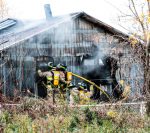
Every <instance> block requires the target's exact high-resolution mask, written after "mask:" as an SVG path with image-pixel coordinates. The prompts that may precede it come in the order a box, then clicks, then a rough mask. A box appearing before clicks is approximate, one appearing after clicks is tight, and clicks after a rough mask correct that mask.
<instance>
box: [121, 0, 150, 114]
mask: <svg viewBox="0 0 150 133" xmlns="http://www.w3.org/2000/svg"><path fill="white" fill-rule="evenodd" d="M128 11H129V14H126V13H125V14H122V16H121V17H123V19H126V20H127V21H128V22H129V21H130V22H132V25H131V26H132V27H131V28H133V30H132V31H130V30H128V31H130V33H131V36H130V38H129V41H130V43H131V45H132V48H133V49H134V52H135V56H138V57H139V58H140V59H141V60H142V64H143V68H144V86H143V90H144V93H145V94H146V96H147V100H148V108H149V112H150V0H128ZM119 20H122V19H120V17H119ZM126 29H127V28H126Z"/></svg>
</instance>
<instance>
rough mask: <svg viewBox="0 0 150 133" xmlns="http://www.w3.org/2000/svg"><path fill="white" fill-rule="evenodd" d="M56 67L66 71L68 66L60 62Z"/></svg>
mask: <svg viewBox="0 0 150 133" xmlns="http://www.w3.org/2000/svg"><path fill="white" fill-rule="evenodd" d="M56 69H57V70H59V71H66V70H67V66H65V65H64V64H58V65H57V66H56Z"/></svg>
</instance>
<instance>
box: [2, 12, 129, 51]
mask: <svg viewBox="0 0 150 133" xmlns="http://www.w3.org/2000/svg"><path fill="white" fill-rule="evenodd" d="M78 17H82V18H83V19H85V20H87V21H89V22H91V23H94V24H95V25H97V26H100V27H103V28H104V29H105V30H107V31H108V32H110V33H112V34H114V35H118V36H122V37H128V35H126V34H124V33H123V32H121V31H119V30H117V29H115V28H113V27H111V26H110V25H108V24H106V23H104V22H102V21H100V20H98V19H96V18H94V17H92V16H90V15H88V14H86V13H85V12H78V13H71V14H68V15H63V16H57V17H52V18H51V19H50V20H49V21H47V20H39V21H32V22H30V21H29V22H27V21H26V22H22V21H19V20H15V19H11V18H8V19H6V20H3V21H0V51H1V50H4V49H6V48H9V47H11V46H13V45H14V44H16V43H19V42H22V41H23V40H26V39H29V38H31V37H33V36H35V35H38V34H40V33H42V32H44V31H47V30H49V29H51V28H53V27H55V26H57V25H59V24H61V23H64V22H67V21H69V20H70V19H71V20H72V19H76V18H78Z"/></svg>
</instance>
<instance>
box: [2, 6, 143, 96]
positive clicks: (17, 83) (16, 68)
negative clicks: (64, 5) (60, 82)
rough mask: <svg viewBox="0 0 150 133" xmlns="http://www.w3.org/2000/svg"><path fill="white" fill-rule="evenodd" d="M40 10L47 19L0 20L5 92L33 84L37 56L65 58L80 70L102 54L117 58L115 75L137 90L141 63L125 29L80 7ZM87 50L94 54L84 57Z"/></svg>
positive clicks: (94, 63)
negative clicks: (59, 12) (56, 12)
mask: <svg viewBox="0 0 150 133" xmlns="http://www.w3.org/2000/svg"><path fill="white" fill-rule="evenodd" d="M45 12H46V18H47V19H46V20H40V21H35V22H34V21H31V22H30V21H28V22H22V21H20V20H15V19H11V18H8V19H6V20H3V21H1V22H0V57H1V58H0V81H1V90H2V92H3V93H4V94H5V95H13V92H14V90H15V89H18V90H20V91H22V90H24V89H27V88H32V89H36V82H35V73H36V67H37V62H38V61H43V63H45V65H46V63H47V62H48V61H54V64H58V63H64V64H66V65H67V66H68V70H69V71H72V72H75V73H78V74H80V75H82V73H83V71H85V70H86V71H90V70H89V68H93V67H95V66H98V65H101V64H103V63H102V60H101V58H102V57H103V56H105V55H108V56H111V57H113V58H115V59H116V60H117V61H118V62H117V64H118V66H119V67H118V70H117V73H116V79H117V81H119V80H124V81H125V82H126V84H129V85H130V86H131V88H132V92H133V94H135V93H138V94H141V90H142V85H143V73H142V65H141V63H140V61H139V60H137V59H136V57H135V56H134V55H133V52H132V50H131V48H130V47H131V46H130V45H129V43H128V35H126V34H124V33H122V32H121V31H119V30H117V29H115V28H113V27H111V26H109V25H107V24H105V23H104V22H102V21H100V20H98V19H96V18H94V17H92V16H90V15H88V14H86V13H85V12H78V13H72V14H68V15H64V16H56V17H54V16H52V15H51V13H50V12H49V6H48V5H46V6H45ZM95 55H96V56H95ZM87 56H88V57H95V58H91V59H89V60H86V59H85V60H84V58H85V57H87ZM83 66H84V68H83ZM137 69H138V71H139V73H137V72H136V71H137ZM73 82H76V79H74V81H73Z"/></svg>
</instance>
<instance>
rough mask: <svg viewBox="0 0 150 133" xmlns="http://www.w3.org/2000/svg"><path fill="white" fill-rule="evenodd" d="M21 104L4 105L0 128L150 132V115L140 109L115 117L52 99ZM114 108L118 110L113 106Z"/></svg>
mask: <svg viewBox="0 0 150 133" xmlns="http://www.w3.org/2000/svg"><path fill="white" fill-rule="evenodd" d="M20 103H21V104H20V105H16V106H4V108H2V110H1V115H0V131H1V132H5V133H14V132H17V133H55V132H56V133H69V132H76V133H77V132H78V133H79V132H80V133H97V132H102V133H105V132H107V133H115V132H116V133H118V132H120V133H122V132H132V133H134V132H135V133H138V132H139V133H146V132H147V133H148V132H149V131H150V125H149V124H148V123H150V119H149V117H147V116H145V117H140V116H139V115H138V114H137V113H134V112H130V111H128V112H127V111H126V112H118V110H116V112H117V115H116V116H115V117H111V116H108V115H107V113H106V112H107V110H105V111H103V110H96V109H89V108H87V107H80V108H71V107H68V106H67V105H65V104H64V105H63V106H59V107H54V106H53V105H52V102H51V100H50V99H49V100H42V99H34V98H23V99H21V100H20ZM113 111H115V110H113Z"/></svg>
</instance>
